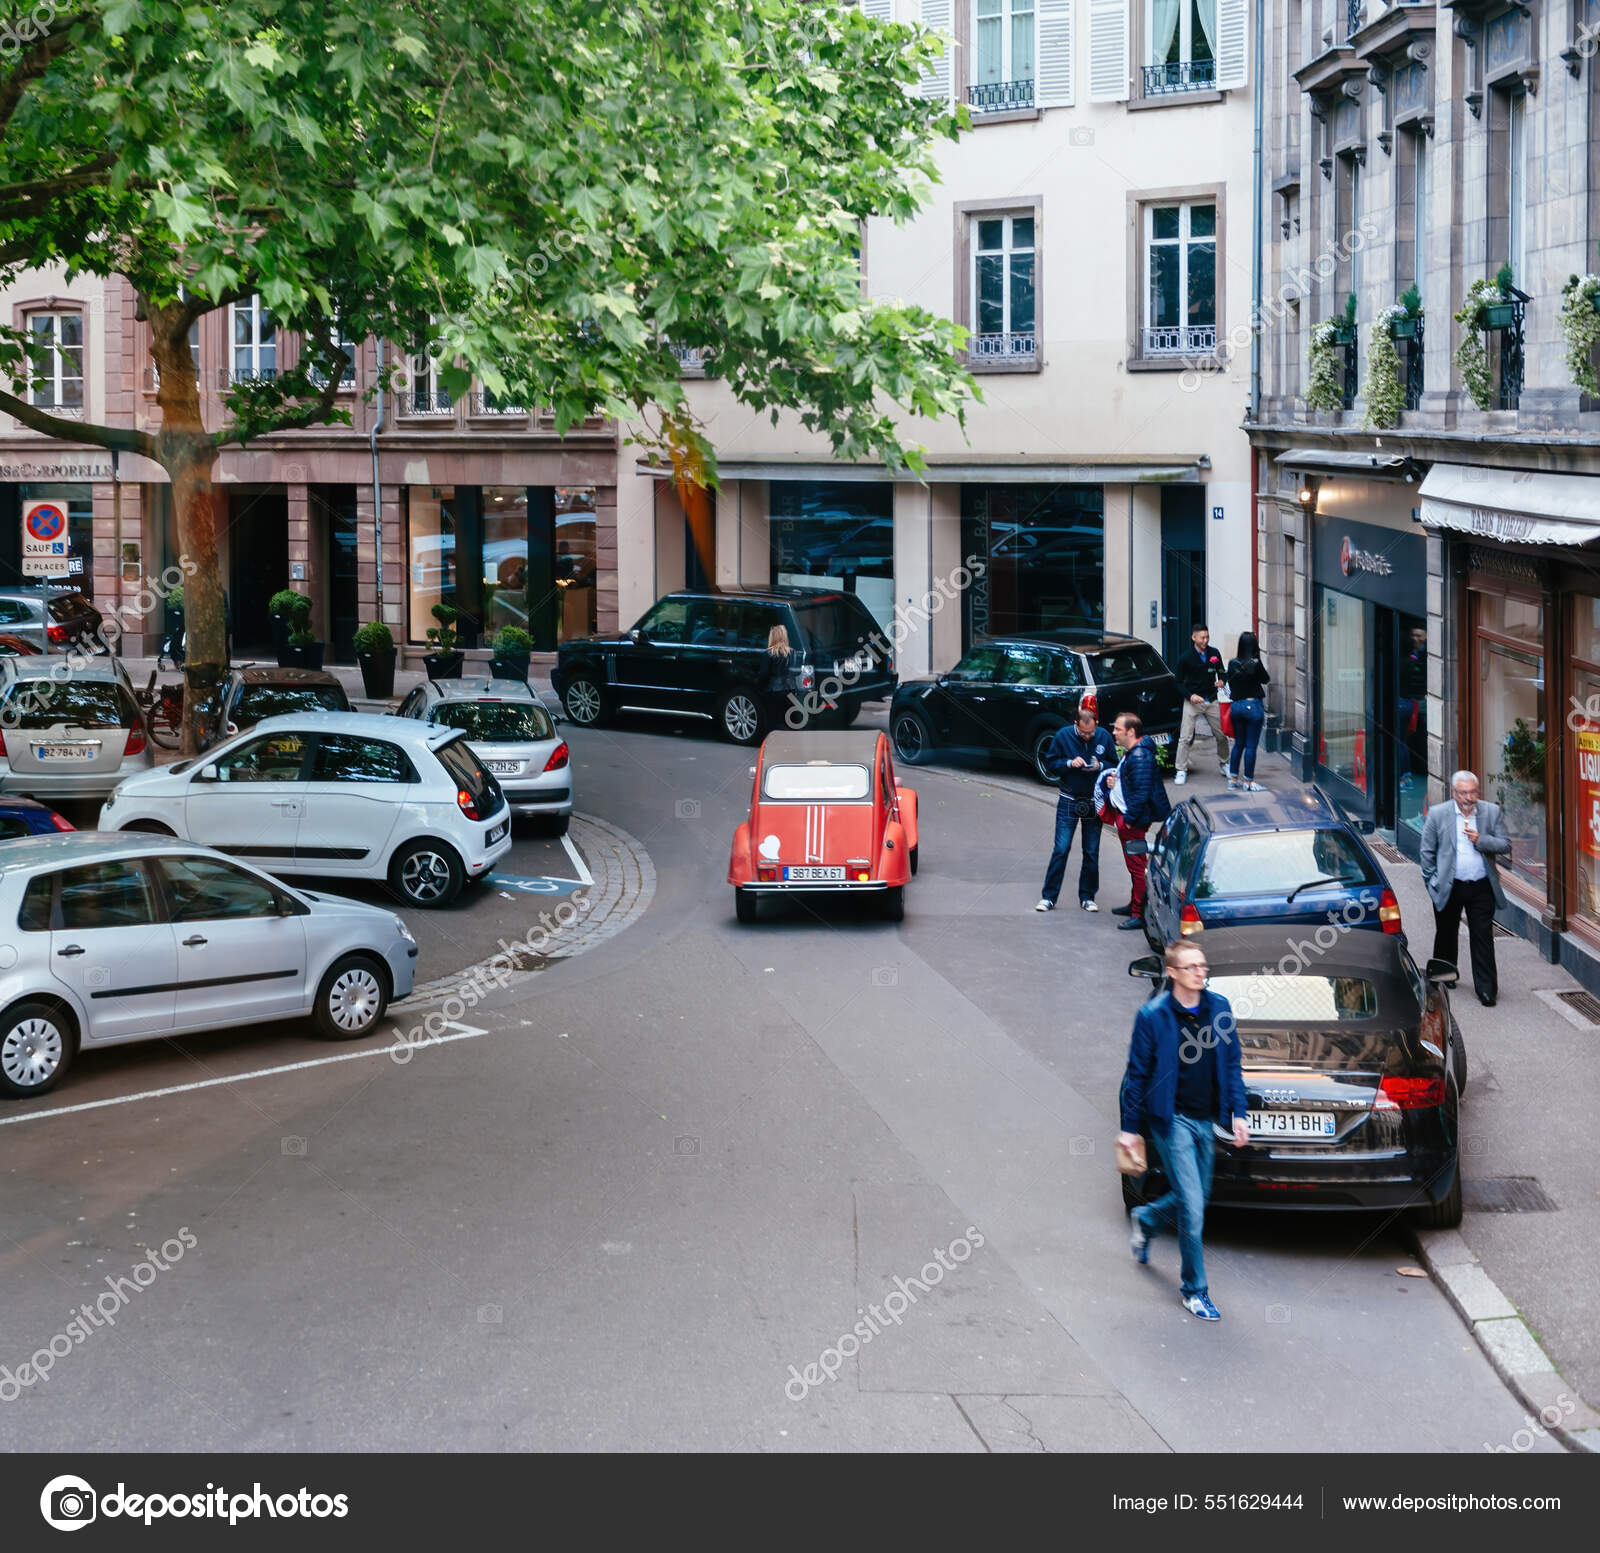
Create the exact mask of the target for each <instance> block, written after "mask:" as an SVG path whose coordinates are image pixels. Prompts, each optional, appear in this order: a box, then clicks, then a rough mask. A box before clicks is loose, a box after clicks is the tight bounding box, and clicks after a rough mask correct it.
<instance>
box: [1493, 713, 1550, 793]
mask: <svg viewBox="0 0 1600 1553" xmlns="http://www.w3.org/2000/svg"><path fill="white" fill-rule="evenodd" d="M1501 750H1502V755H1503V758H1504V760H1505V770H1504V772H1502V773H1501V776H1502V778H1503V779H1504V780H1506V781H1511V782H1530V783H1533V784H1535V785H1542V784H1543V782H1544V757H1545V742H1544V734H1543V733H1542V732H1541V731H1540V730H1539V729H1538V728H1535V727H1534V726H1533V724H1531V723H1530V722H1528V720H1527V719H1526V718H1523V717H1519V718H1517V719H1516V721H1515V722H1513V723H1512V725H1511V731H1510V732H1509V733H1507V734H1506V736H1505V742H1504V743H1503V744H1502V746H1501Z"/></svg>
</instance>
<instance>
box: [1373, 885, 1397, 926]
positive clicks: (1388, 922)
mask: <svg viewBox="0 0 1600 1553" xmlns="http://www.w3.org/2000/svg"><path fill="white" fill-rule="evenodd" d="M1378 922H1379V924H1380V925H1381V926H1382V928H1383V930H1384V932H1385V933H1398V932H1399V931H1400V902H1399V901H1397V900H1396V899H1395V898H1394V891H1393V890H1385V891H1384V892H1383V894H1382V895H1381V896H1380V897H1379V899H1378Z"/></svg>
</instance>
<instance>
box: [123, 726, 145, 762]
mask: <svg viewBox="0 0 1600 1553" xmlns="http://www.w3.org/2000/svg"><path fill="white" fill-rule="evenodd" d="M123 754H125V755H142V754H144V729H143V728H130V729H129V730H128V743H127V747H126V748H125V749H124V750H123Z"/></svg>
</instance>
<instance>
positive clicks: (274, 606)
mask: <svg viewBox="0 0 1600 1553" xmlns="http://www.w3.org/2000/svg"><path fill="white" fill-rule="evenodd" d="M302 604H303V605H304V606H305V608H306V610H307V611H308V612H309V611H310V609H311V600H310V599H308V598H307V597H306V596H305V594H303V593H296V592H295V590H294V589H293V588H279V589H278V591H277V592H276V593H274V594H273V595H272V597H271V598H270V599H268V600H267V614H268V615H270V616H271V617H272V650H273V652H275V653H276V654H277V656H278V667H279V668H280V669H286V668H288V667H290V660H289V659H286V658H285V657H284V654H285V653H286V652H287V651H288V650H289V632H290V631H291V630H293V629H294V613H295V611H296V610H297V609H299V608H300V606H301V605H302Z"/></svg>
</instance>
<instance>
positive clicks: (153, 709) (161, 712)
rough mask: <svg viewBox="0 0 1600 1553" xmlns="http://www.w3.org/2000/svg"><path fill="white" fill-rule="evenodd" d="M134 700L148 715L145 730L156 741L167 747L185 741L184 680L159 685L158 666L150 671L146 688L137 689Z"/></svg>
mask: <svg viewBox="0 0 1600 1553" xmlns="http://www.w3.org/2000/svg"><path fill="white" fill-rule="evenodd" d="M134 700H136V701H137V702H138V703H139V710H140V712H141V714H142V715H143V718H144V727H145V732H146V734H147V735H148V736H149V738H150V742H151V743H152V744H158V745H160V746H161V748H162V749H164V750H175V749H177V748H178V747H179V746H180V745H182V743H183V681H182V680H179V681H178V683H177V684H176V685H162V686H161V687H160V688H159V689H158V688H157V686H156V670H155V669H151V671H150V682H149V683H148V684H147V685H146V686H145V687H144V689H143V690H136V691H135V692H134Z"/></svg>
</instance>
